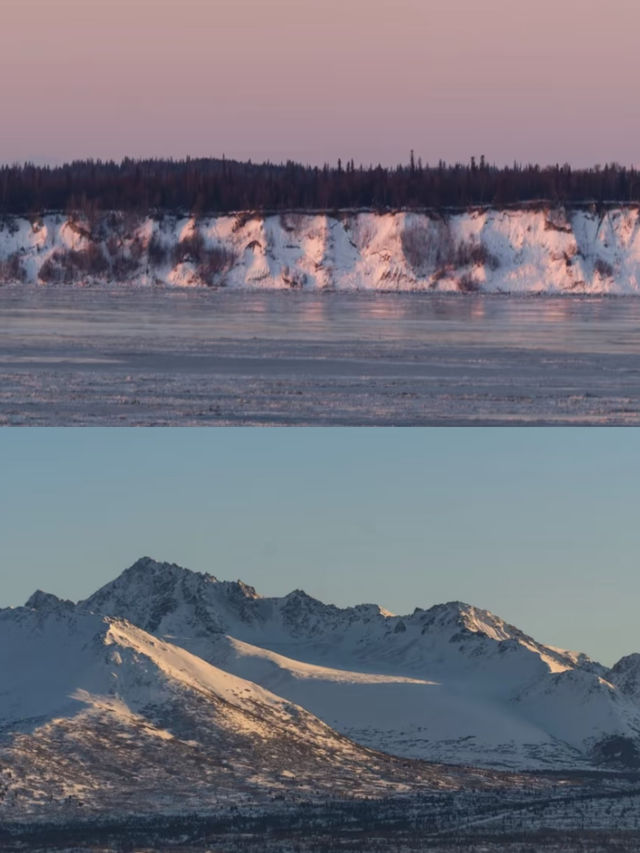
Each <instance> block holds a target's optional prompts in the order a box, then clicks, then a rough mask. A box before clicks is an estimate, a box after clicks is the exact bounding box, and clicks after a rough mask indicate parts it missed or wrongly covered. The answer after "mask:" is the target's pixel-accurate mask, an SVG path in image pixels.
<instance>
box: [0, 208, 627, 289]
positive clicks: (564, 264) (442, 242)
mask: <svg viewBox="0 0 640 853" xmlns="http://www.w3.org/2000/svg"><path fill="white" fill-rule="evenodd" d="M107 281H111V282H117V283H131V284H135V285H152V284H165V285H175V286H211V287H229V288H267V289H270V288H272V289H291V288H295V289H298V288H300V289H310V290H323V289H337V290H354V289H364V290H385V291H389V290H402V291H412V290H418V291H429V290H436V291H453V292H469V291H486V292H513V293H538V292H545V293H596V294H600V293H619V294H624V293H639V292H640V211H639V210H638V208H637V207H620V208H617V209H608V210H606V211H597V210H595V209H583V210H571V211H567V210H565V209H564V208H548V207H540V208H539V209H534V208H532V207H528V208H526V209H521V210H516V209H509V210H471V211H469V212H467V213H456V214H453V213H450V214H447V213H443V214H441V215H438V214H435V213H433V214H426V213H412V212H411V213H410V212H399V213H384V214H375V213H370V212H340V213H336V214H335V215H334V216H330V215H327V214H311V213H309V214H305V213H288V214H280V215H273V216H263V215H259V214H252V213H240V214H235V215H226V216H218V217H200V218H197V219H195V218H189V217H183V218H179V217H175V216H169V215H165V216H163V217H161V218H152V217H142V216H136V215H134V214H121V213H110V214H103V215H102V216H100V217H98V218H96V219H95V220H93V221H89V220H83V219H82V218H80V217H74V218H69V217H66V216H63V215H62V214H49V215H46V216H44V217H42V218H39V219H33V221H30V220H27V219H20V218H11V217H9V218H6V217H5V219H3V220H2V221H0V282H5V283H7V282H31V283H41V284H55V283H94V282H107Z"/></svg>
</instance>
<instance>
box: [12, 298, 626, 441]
mask: <svg viewBox="0 0 640 853" xmlns="http://www.w3.org/2000/svg"><path fill="white" fill-rule="evenodd" d="M0 423H2V424H23V425H26V424H32V425H49V426H54V425H73V424H78V425H87V424H95V425H99V424H104V425H123V426H124V425H213V424H300V425H313V424H317V425H330V424H336V425H346V424H349V425H351V424H352V425H377V424H379V425H394V424H396V425H412V426H413V425H429V424H460V425H463V424H538V423H545V424H639V423H640V299H637V298H634V297H626V298H624V297H621V298H611V297H609V298H607V297H601V298H583V297H510V296H481V295H464V296H463V295H458V296H437V295H425V294H370V293H356V294H353V295H349V294H345V293H319V294H310V293H309V294H307V293H301V292H291V293H289V292H262V293H260V292H238V291H236V292H232V291H210V290H131V289H124V288H120V289H116V288H114V289H112V290H104V289H82V288H69V289H65V288H62V287H61V288H50V289H43V288H35V287H22V288H19V287H5V288H0Z"/></svg>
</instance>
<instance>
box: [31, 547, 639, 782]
mask: <svg viewBox="0 0 640 853" xmlns="http://www.w3.org/2000/svg"><path fill="white" fill-rule="evenodd" d="M30 602H31V603H32V605H35V606H36V607H40V608H43V609H44V610H46V609H48V608H51V609H53V610H56V609H60V608H63V609H65V608H68V607H69V604H68V603H62V604H61V603H59V602H58V600H57V599H55V598H52V597H50V596H48V595H47V594H42V593H40V594H38V595H36V597H35V598H34V597H33V596H32V598H31V599H30ZM76 608H77V609H79V610H81V611H82V610H87V611H94V612H98V613H102V614H104V615H107V616H112V617H117V618H124V619H126V620H128V621H129V622H130V623H131V624H133V625H136V626H138V627H139V628H141V629H142V630H144V631H147V632H149V633H151V634H154V635H155V636H157V637H158V638H159V639H161V640H163V641H168V642H171V643H173V644H177V645H178V646H180V647H182V648H184V649H186V650H187V651H189V652H190V653H192V654H195V655H197V656H198V657H199V658H201V659H202V660H204V661H206V662H208V663H209V664H210V665H213V666H216V667H220V668H222V669H223V670H225V671H228V672H230V673H232V674H235V675H236V676H239V677H242V678H247V679H249V680H250V681H252V682H254V683H256V684H259V685H262V686H263V687H265V688H266V689H268V690H271V691H273V692H275V693H276V694H278V695H279V696H281V697H283V698H284V699H286V700H288V701H291V702H294V703H296V704H298V705H301V706H302V707H305V708H306V709H307V710H308V711H309V712H311V713H313V714H315V715H316V716H318V717H319V718H320V719H322V720H324V721H325V722H326V723H327V724H328V725H330V726H331V727H332V728H333V729H335V730H336V731H338V732H341V733H342V734H344V735H346V736H347V737H349V738H351V739H352V740H354V741H356V742H358V743H360V744H362V745H363V746H366V747H369V748H373V749H379V750H382V751H383V752H387V753H391V754H395V755H398V756H401V757H408V758H420V759H426V760H430V761H446V762H453V763H463V764H476V765H479V766H485V767H504V768H510V769H520V768H522V767H530V768H532V769H536V768H538V769H540V768H548V767H549V766H584V765H585V764H587V765H588V764H589V763H590V762H592V761H594V760H595V759H594V756H596V755H599V753H598V744H599V743H600V742H601V741H603V740H604V739H606V738H608V737H612V736H615V737H619V738H623V739H625V738H626V739H627V740H628V741H629V743H630V744H633V743H635V742H636V740H637V739H638V737H640V702H638V697H637V694H636V692H634V690H635V688H634V690H631V689H630V688H629V687H628V684H627V683H628V682H629V677H628V675H627V678H626V681H625V682H624V683H625V684H626V685H627V686H626V687H625V689H623V686H621V679H622V678H623V674H621V673H620V672H618V671H616V670H615V667H614V668H612V669H611V670H608V669H607V668H605V667H603V666H602V665H600V664H598V663H597V662H596V661H592V660H591V659H589V658H588V657H587V656H586V655H581V654H580V653H575V652H567V651H564V650H558V649H556V648H554V647H550V646H545V645H544V644H541V643H538V642H537V641H536V640H534V639H533V638H532V637H530V636H529V635H527V634H525V633H524V632H522V631H520V629H518V628H517V627H515V626H513V625H511V624H510V623H508V622H506V621H505V620H503V619H501V618H500V617H498V616H495V615H494V614H492V613H490V612H489V611H487V610H484V609H482V608H477V607H474V606H472V605H468V604H465V603H464V602H459V601H455V602H448V603H446V604H439V605H434V606H433V607H431V608H429V609H426V610H425V609H422V608H419V607H417V608H415V609H414V611H413V612H412V613H411V614H408V615H393V614H390V613H389V612H388V611H385V610H383V609H382V608H380V607H379V606H378V605H374V604H367V605H356V606H355V607H346V608H340V607H336V606H335V605H330V604H329V605H328V604H323V603H322V602H321V601H319V600H317V599H315V598H312V597H311V596H309V595H307V594H306V593H304V592H303V591H302V590H294V591H293V592H291V593H289V594H288V595H286V596H282V597H263V596H261V595H259V594H258V593H257V592H256V590H255V589H254V588H253V587H252V586H249V585H248V584H245V583H243V582H242V581H220V580H218V579H217V578H216V577H215V576H214V575H211V574H209V573H206V572H204V573H203V572H192V571H190V570H189V569H185V568H182V567H180V566H178V565H177V564H170V563H162V562H158V561H155V560H153V559H151V558H149V557H145V558H141V559H140V560H138V561H136V562H135V563H134V564H133V565H132V566H130V567H129V568H128V569H125V570H124V571H123V572H122V573H121V574H120V575H119V576H118V577H117V578H116V579H115V580H113V581H111V582H109V583H107V584H105V585H104V586H103V587H101V588H100V589H99V590H97V591H96V592H95V593H94V594H93V595H91V596H89V597H88V598H87V599H84V600H83V601H80V602H78V604H77V605H76ZM610 679H611V680H610ZM619 682H620V683H619ZM634 684H635V682H634ZM638 684H640V680H638ZM574 717H575V718H576V719H580V725H576V724H575V720H574V719H573V718H574ZM630 754H631V753H630Z"/></svg>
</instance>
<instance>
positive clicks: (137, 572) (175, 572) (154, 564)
mask: <svg viewBox="0 0 640 853" xmlns="http://www.w3.org/2000/svg"><path fill="white" fill-rule="evenodd" d="M186 575H195V576H197V577H199V578H202V579H205V580H209V581H213V582H214V583H216V582H217V581H218V579H217V578H216V577H214V576H213V575H210V574H209V573H208V572H194V571H193V570H192V569H185V568H184V567H183V566H179V565H178V564H177V563H165V562H160V561H158V560H154V559H153V558H152V557H140V559H139V560H136V561H135V563H134V564H133V565H132V566H129V568H128V569H125V570H124V571H123V572H122V574H121V575H120V577H121V578H125V577H140V576H141V577H144V578H145V579H154V578H161V579H163V580H164V579H166V578H168V577H171V578H181V577H185V576H186ZM117 580H118V579H116V581H115V583H117Z"/></svg>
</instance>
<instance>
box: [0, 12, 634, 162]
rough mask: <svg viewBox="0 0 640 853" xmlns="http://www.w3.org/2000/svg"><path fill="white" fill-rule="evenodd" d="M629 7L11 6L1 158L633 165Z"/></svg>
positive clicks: (0, 27)
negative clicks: (415, 160)
mask: <svg viewBox="0 0 640 853" xmlns="http://www.w3.org/2000/svg"><path fill="white" fill-rule="evenodd" d="M639 25H640V5H638V4H637V2H635V0H610V2H609V3H608V4H600V3H596V2H593V0H580V2H578V0H553V1H552V0H537V2H521V0H475V2H474V0H369V2H365V0H2V3H1V8H0V74H1V79H2V99H1V100H0V109H1V111H2V112H1V115H2V134H0V162H15V161H18V162H22V161H24V160H36V161H38V162H61V161H64V160H70V159H74V158H79V157H94V158H97V157H100V158H114V159H120V158H121V157H123V156H126V155H128V156H174V157H182V156H186V155H191V156H221V155H222V154H225V155H226V156H227V157H233V158H238V159H246V158H252V159H253V160H256V161H262V160H267V159H270V160H273V161H278V162H280V161H283V160H286V159H294V160H298V161H302V162H307V163H323V162H333V163H335V162H336V160H337V158H338V157H341V158H342V159H343V160H347V159H351V158H353V159H354V160H355V161H356V162H357V163H364V164H368V163H378V162H380V163H383V164H388V165H393V164H395V163H398V162H406V161H407V160H408V157H409V151H410V149H413V150H414V151H415V155H416V157H421V158H422V159H423V161H425V162H430V163H435V162H437V161H438V160H439V159H444V160H446V161H448V162H454V161H467V160H468V159H469V157H470V156H471V155H475V156H479V155H480V154H484V155H485V156H486V157H487V159H488V160H489V161H490V162H497V163H499V164H508V163H511V162H513V161H514V160H518V161H520V162H539V163H543V164H545V163H555V162H560V163H563V162H570V163H571V164H572V165H574V166H584V165H593V164H595V163H605V162H612V161H617V162H620V163H624V164H634V163H635V164H637V163H638V162H639V160H640V154H639V151H638V142H637V140H638V138H640V104H639V102H638V98H637V96H636V77H637V59H636V52H635V40H636V34H637V31H638V27H639Z"/></svg>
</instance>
